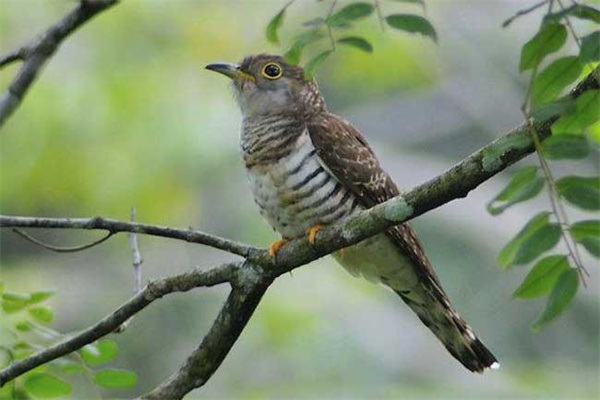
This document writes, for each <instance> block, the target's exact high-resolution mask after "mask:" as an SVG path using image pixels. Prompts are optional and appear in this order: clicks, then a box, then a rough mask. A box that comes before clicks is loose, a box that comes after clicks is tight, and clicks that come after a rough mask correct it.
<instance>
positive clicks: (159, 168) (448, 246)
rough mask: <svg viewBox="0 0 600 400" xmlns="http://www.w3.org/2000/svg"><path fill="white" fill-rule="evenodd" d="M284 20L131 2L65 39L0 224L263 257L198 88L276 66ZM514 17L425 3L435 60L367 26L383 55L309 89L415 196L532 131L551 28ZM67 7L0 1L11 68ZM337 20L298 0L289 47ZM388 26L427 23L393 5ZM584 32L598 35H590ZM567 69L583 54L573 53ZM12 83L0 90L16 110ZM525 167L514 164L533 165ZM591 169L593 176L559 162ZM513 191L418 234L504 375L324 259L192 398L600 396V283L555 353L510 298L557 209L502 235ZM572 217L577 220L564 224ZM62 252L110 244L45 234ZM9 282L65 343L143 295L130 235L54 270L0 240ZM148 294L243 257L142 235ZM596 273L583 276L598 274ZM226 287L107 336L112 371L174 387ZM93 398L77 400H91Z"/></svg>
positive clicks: (232, 145)
mask: <svg viewBox="0 0 600 400" xmlns="http://www.w3.org/2000/svg"><path fill="white" fill-rule="evenodd" d="M283 4H285V2H284V1H216V0H213V1H193V0H186V1H179V0H163V1H158V0H148V1H141V0H137V1H136V0H128V1H123V2H122V3H121V4H119V5H117V6H116V7H114V8H113V9H111V10H109V11H107V12H106V13H103V14H102V15H100V16H99V17H98V18H96V19H94V20H93V21H91V22H90V23H88V24H87V25H85V26H84V27H83V29H81V30H80V31H78V32H77V33H76V34H75V35H74V36H72V37H71V38H69V39H68V40H67V41H66V42H65V43H64V44H63V46H62V47H61V48H60V50H59V52H58V53H57V54H56V56H55V57H54V58H53V59H52V60H51V62H50V63H49V64H48V66H47V67H46V68H45V70H44V71H43V73H42V75H41V76H40V79H39V80H38V82H37V83H36V84H35V85H34V86H33V87H32V89H31V90H30V92H29V93H28V95H27V97H26V99H25V101H24V103H23V104H22V106H21V107H20V108H19V109H18V110H17V112H16V113H15V115H14V116H13V117H12V118H11V119H10V120H9V122H8V123H7V124H6V125H5V126H4V127H3V129H2V132H1V133H0V188H1V193H0V212H1V213H2V214H12V215H43V216H72V217H76V216H78V217H79V216H95V215H102V216H106V217H113V218H119V219H128V218H129V209H130V207H132V206H135V207H137V217H138V220H139V221H142V222H146V223H157V224H164V225H171V226H180V227H188V226H193V227H195V228H199V229H202V230H205V231H208V232H211V233H214V234H218V235H222V236H225V237H228V238H232V239H236V240H240V241H243V242H246V243H249V244H252V245H256V246H262V247H264V246H267V245H268V244H269V243H270V242H271V241H273V240H274V239H276V236H275V234H274V233H273V232H272V231H271V229H270V228H269V227H268V226H267V225H266V223H265V222H264V221H262V219H261V217H260V216H259V214H258V212H257V208H256V207H255V206H254V204H253V202H252V196H251V193H250V190H249V188H248V186H247V185H246V182H245V176H244V170H243V164H242V162H241V159H240V156H239V151H238V140H239V123H240V114H239V111H238V109H237V107H236V104H235V102H234V100H233V97H232V96H231V91H230V88H229V87H228V82H226V80H225V79H224V78H222V77H220V76H216V75H215V74H212V73H210V72H208V71H205V70H203V66H204V65H205V64H206V63H209V62H213V61H232V62H235V61H239V60H240V59H242V58H243V56H245V55H247V54H253V53H258V52H278V51H281V50H282V49H281V48H277V47H274V46H273V45H270V44H268V43H267V42H266V40H265V37H264V28H265V26H266V24H267V23H268V21H269V20H270V18H271V17H272V16H273V15H274V14H276V13H277V12H278V11H279V10H280V8H281V7H282V5H283ZM530 4H532V2H522V1H449V0H448V1H430V2H428V8H427V16H428V18H429V20H430V21H431V22H432V23H433V24H434V26H435V27H436V29H437V31H438V35H439V37H440V40H439V45H438V46H435V45H434V44H433V43H432V42H431V41H429V40H426V39H424V38H421V37H418V36H410V35H407V34H401V33H398V32H392V31H390V30H389V29H388V30H386V31H385V32H381V31H380V29H379V26H378V23H377V21H376V20H375V19H374V18H372V19H371V20H369V21H365V22H362V23H361V24H360V28H359V29H360V30H361V32H362V33H363V34H364V35H365V36H366V37H367V38H368V39H369V40H370V41H371V42H372V43H373V44H374V47H375V52H374V53H373V54H372V55H367V54H363V53H360V52H358V51H356V50H353V49H343V48H341V49H339V51H338V52H336V54H335V55H334V56H333V57H331V58H330V59H329V60H328V61H327V62H326V63H325V64H324V66H323V68H322V69H321V70H320V71H319V72H318V74H317V79H318V81H319V84H320V86H321V89H322V92H323V94H324V96H325V97H326V99H327V101H328V106H329V108H330V110H332V111H333V112H335V113H337V114H340V115H343V116H344V117H345V118H347V119H349V120H350V121H351V122H353V123H354V124H355V125H356V126H358V127H359V128H360V129H361V130H362V131H363V132H364V133H365V135H366V136H367V137H368V139H369V140H370V142H371V143H372V146H373V147H374V148H375V150H376V152H377V153H378V154H379V155H380V158H381V160H382V163H383V165H384V166H385V168H386V169H387V170H388V171H389V172H390V174H391V175H392V176H394V178H395V179H396V180H397V182H398V183H399V184H400V186H403V187H407V188H409V187H412V186H413V185H415V184H418V183H421V182H423V181H425V180H427V179H429V178H431V177H433V176H435V175H437V174H439V173H441V172H442V171H444V170H445V169H446V168H448V167H450V166H451V165H452V164H454V163H455V162H457V161H459V160H460V159H461V158H463V157H464V156H466V155H468V154H469V153H471V152H473V151H474V150H476V149H478V148H479V147H480V146H482V145H484V144H486V143H487V142H489V141H491V140H492V139H493V138H495V137H497V136H499V135H500V134H501V133H502V132H505V131H507V130H508V129H510V128H512V127H513V126H515V125H517V124H518V123H520V121H521V119H522V117H521V114H520V110H519V107H520V103H521V99H522V97H523V96H524V89H525V85H526V77H524V76H519V75H518V73H517V69H518V68H517V65H518V59H519V52H520V47H521V45H522V44H523V43H524V41H525V40H527V38H529V37H530V36H531V35H532V34H533V33H534V32H535V30H536V29H537V25H538V24H539V18H540V15H539V14H532V15H529V16H526V17H523V18H522V19H519V20H518V21H517V22H515V23H514V24H513V26H511V28H510V29H502V28H501V26H500V25H501V22H502V21H503V20H504V19H506V18H508V17H509V16H511V15H512V14H514V13H515V12H516V11H517V10H518V9H519V8H521V7H524V6H527V5H530ZM73 6H74V2H73V1H58V0H56V1H50V0H45V1H44V0H0V49H1V50H2V52H6V51H8V50H9V49H13V48H15V47H17V46H18V45H20V44H22V43H24V42H25V41H27V40H28V39H30V38H31V37H32V36H33V35H35V34H37V33H38V32H41V30H42V29H43V28H45V27H46V26H48V25H49V24H51V23H53V22H54V21H56V20H57V19H58V18H60V17H61V16H62V15H64V14H65V13H66V12H67V11H68V10H70V9H71V8H72V7H73ZM328 7H329V5H328V4H327V2H315V1H308V0H306V1H301V0H299V1H297V3H296V4H295V5H293V6H292V7H291V8H290V9H289V10H288V16H287V18H286V21H285V24H284V26H283V29H282V31H281V34H282V37H283V42H284V44H289V42H290V40H291V38H292V37H293V34H294V33H295V32H296V29H297V27H298V26H299V25H300V23H301V22H303V21H305V20H308V19H312V18H314V17H316V16H322V15H324V14H326V12H327V9H328ZM382 7H383V9H384V12H385V13H392V12H396V11H402V10H406V11H414V12H419V11H420V10H419V9H418V7H417V8H415V6H414V5H410V4H400V3H397V2H392V1H390V2H385V1H382ZM576 28H577V29H581V30H582V33H583V32H585V30H586V26H585V25H582V26H579V25H578V26H577V27H576ZM570 51H573V47H571V48H570ZM17 69H18V65H17V64H15V65H12V66H10V67H8V68H5V69H3V70H2V71H1V72H0V87H1V88H2V89H3V90H4V88H6V86H7V84H8V82H9V81H10V80H11V79H12V77H13V76H14V74H15V73H16V71H17ZM533 162H534V160H533V159H528V160H525V161H524V162H522V164H523V163H524V164H528V163H533ZM553 166H554V167H555V168H556V170H557V171H558V172H559V174H560V172H561V171H564V170H568V169H569V168H571V169H572V168H577V169H578V171H584V173H585V171H587V172H594V171H595V172H596V173H597V171H598V158H597V156H596V157H592V158H591V159H590V158H588V159H586V160H584V161H580V162H577V163H573V162H570V163H569V164H568V165H563V164H561V163H560V162H556V163H554V164H553ZM506 180H507V175H502V176H499V177H497V178H495V179H493V180H492V181H490V182H487V183H486V184H484V185H483V186H482V187H481V188H479V189H477V191H475V192H474V193H472V194H471V195H470V196H469V197H468V198H467V199H464V200H460V201H455V202H453V203H450V204H448V205H446V206H444V207H442V208H441V209H438V210H434V211H432V212H430V213H428V214H426V215H424V216H422V217H420V218H418V220H416V221H414V222H413V226H414V227H415V229H416V230H417V232H418V234H419V235H420V237H421V240H422V242H423V244H424V247H425V249H426V250H427V252H428V253H429V256H430V258H431V260H432V262H433V264H434V266H435V267H436V268H437V271H438V273H439V275H440V278H441V280H442V282H443V283H444V285H445V288H446V291H447V292H448V293H449V295H450V297H451V298H452V299H453V302H454V304H455V305H456V308H457V309H458V310H459V311H460V312H461V314H462V315H463V316H464V317H465V319H467V320H468V321H469V322H470V324H471V325H472V326H473V327H474V329H475V331H476V332H477V333H478V334H479V336H480V337H481V338H482V340H483V341H484V342H485V343H486V344H487V345H488V347H490V349H492V350H493V352H494V353H495V354H496V355H497V357H498V358H499V360H500V361H501V363H502V368H501V369H500V370H499V371H496V372H492V373H488V374H485V375H483V376H479V375H474V374H471V373H469V372H468V371H466V370H465V369H463V367H462V366H460V364H458V363H457V362H456V361H454V360H453V359H452V357H451V356H450V355H449V354H447V353H446V351H445V350H444V349H443V348H442V346H441V345H440V344H439V343H438V342H437V341H436V339H435V338H434V336H433V335H432V334H430V333H429V332H428V330H427V329H426V328H425V327H424V326H422V325H421V323H420V322H419V321H418V320H417V318H415V316H414V315H413V314H412V313H411V312H410V311H409V310H408V308H407V307H405V306H404V304H402V302H401V301H400V300H399V299H398V298H397V297H396V296H395V295H394V294H393V293H391V292H389V291H387V290H384V289H383V288H381V287H377V286H374V285H372V284H370V283H368V282H366V281H361V280H356V279H354V278H352V277H351V276H350V275H348V274H347V273H346V272H345V271H343V270H342V269H341V268H339V267H338V266H337V265H335V263H334V262H333V261H332V260H330V259H328V258H327V259H323V260H320V261H318V262H315V263H313V264H311V265H309V266H306V267H303V268H300V269H299V270H297V271H295V272H294V273H293V275H292V274H290V275H286V276H283V277H282V278H281V279H279V280H277V282H276V283H275V284H274V285H273V286H272V288H271V289H270V290H269V292H268V293H267V295H266V296H265V298H264V300H263V302H262V303H261V305H260V306H259V308H258V311H257V312H256V314H255V316H254V318H253V319H252V320H251V322H250V323H249V325H248V327H247V328H246V330H245V332H244V333H243V334H242V336H241V337H240V339H239V341H238V343H237V344H236V345H235V347H234V348H233V350H232V351H231V353H230V355H229V357H228V358H227V359H226V360H225V362H224V363H223V365H222V366H221V368H220V369H219V370H218V372H217V373H216V374H215V375H214V377H213V378H212V379H211V380H210V381H209V382H208V384H207V385H206V386H205V387H204V388H202V389H199V390H197V391H195V392H192V393H191V394H190V395H189V396H188V398H200V397H204V398H459V399H463V398H523V399H529V398H543V399H548V398H565V399H574V398H598V397H599V395H600V393H599V388H598V373H599V367H598V365H599V351H600V348H599V342H598V338H599V301H598V289H599V285H598V279H597V278H598V273H597V269H596V268H591V273H592V276H591V278H590V279H589V285H588V288H587V289H585V290H582V291H580V293H579V294H578V297H577V299H576V301H575V304H574V305H573V307H572V308H571V309H570V310H569V311H568V312H567V313H566V314H565V315H564V316H562V317H561V318H560V319H559V320H557V321H556V322H554V323H552V324H551V325H549V326H548V327H547V328H546V329H545V330H544V331H542V332H541V333H533V332H532V331H531V330H530V328H529V325H530V323H531V321H532V320H533V319H534V318H535V316H536V315H537V313H538V310H539V309H541V307H542V305H543V301H523V300H520V301H519V300H513V299H512V298H511V293H512V291H513V290H514V289H515V288H516V287H517V286H518V284H519V283H520V281H521V280H522V279H523V277H524V276H525V274H526V272H527V269H525V268H523V269H514V270H511V271H508V272H503V271H501V270H499V269H498V268H497V266H496V263H495V257H496V254H497V252H498V250H499V249H500V248H501V247H502V246H503V245H504V244H505V243H506V242H507V241H508V240H509V239H510V237H511V235H513V234H514V233H515V232H516V231H517V230H518V229H519V228H520V227H521V226H522V225H523V224H524V223H525V221H526V220H527V219H528V218H529V217H530V216H531V215H533V214H534V212H535V211H537V210H540V209H542V208H547V207H548V205H547V203H546V199H545V197H544V196H540V198H539V199H538V200H537V201H535V202H531V203H526V204H524V205H520V206H518V207H514V208H512V209H510V210H508V211H507V212H505V213H504V214H502V216H500V217H492V216H490V215H488V214H487V213H486V211H485V204H486V202H487V201H489V200H490V199H491V198H492V197H493V196H494V195H495V194H496V193H497V192H499V190H501V188H502V186H503V185H504V184H505V183H506ZM572 215H573V216H574V219H575V218H576V217H578V213H577V212H576V211H574V210H572ZM33 233H35V235H36V236H37V237H39V238H41V239H43V240H45V241H47V242H50V243H53V244H57V245H75V244H82V243H86V242H87V241H90V240H92V239H93V238H97V237H99V236H100V235H101V233H99V232H96V233H90V232H56V231H54V232H49V231H35V232H33ZM0 239H1V246H2V247H1V258H0V262H1V264H0V265H1V268H2V269H1V279H2V281H4V282H5V284H6V285H7V287H8V288H9V289H10V290H12V291H35V290H42V289H52V290H56V291H57V293H58V294H57V295H56V296H55V297H54V298H53V300H52V301H51V305H52V306H53V307H54V308H55V311H56V313H57V319H56V321H55V323H54V324H53V327H54V328H56V329H58V330H60V331H62V332H69V331H74V330H78V329H81V328H83V327H85V326H87V325H88V324H91V323H93V322H95V321H97V320H98V319H100V318H101V317H103V316H104V315H105V314H107V313H109V312H110V311H112V310H113V309H114V308H115V307H117V306H118V305H119V304H121V303H122V302H124V301H125V300H127V298H128V297H129V296H130V294H131V290H132V277H131V275H132V273H131V260H130V257H131V255H130V251H129V247H128V244H127V237H126V236H125V235H119V236H117V237H115V238H112V239H111V240H110V241H109V242H107V243H106V244H103V245H102V246H99V247H96V248H94V249H91V250H88V251H86V252H82V253H75V254H54V253H50V252H47V251H44V250H41V249H40V248H38V247H35V246H33V245H31V244H30V243H27V242H24V241H23V240H22V239H20V238H18V237H17V236H16V235H14V234H12V233H11V232H8V231H5V230H3V231H2V232H0ZM139 240H140V248H141V251H142V255H143V257H144V259H145V263H144V265H143V269H144V279H151V278H156V277H161V276H167V275H171V274H175V273H178V272H182V271H185V270H186V269H189V268H190V267H191V266H196V265H199V266H207V267H208V266H212V265H215V264H217V263H220V262H223V261H226V260H231V259H233V258H234V257H233V256H232V255H229V254H225V253H222V252H219V251H216V250H212V249H209V248H205V247H202V246H199V245H191V244H186V243H182V242H178V241H170V240H163V239H158V238H152V237H140V238H139ZM586 260H587V261H588V265H591V263H592V261H591V259H586ZM226 294H227V288H226V287H216V288H212V289H201V290H196V291H193V292H191V293H186V294H177V295H172V296H169V297H167V298H165V299H163V300H161V301H159V302H157V303H155V304H153V305H152V306H151V307H150V308H148V309H147V310H145V311H143V312H142V313H140V314H139V315H138V316H137V317H136V318H135V320H134V321H133V323H132V325H131V326H130V327H129V329H128V330H127V331H126V332H125V333H123V334H121V335H113V339H114V340H116V341H117V343H118V345H119V348H120V354H119V356H118V358H117V360H116V361H115V362H114V365H116V366H123V367H127V368H130V369H133V370H135V371H136V372H137V373H138V375H139V377H140V380H139V383H138V385H137V386H136V387H135V389H133V390H130V391H120V392H110V393H109V394H107V396H108V395H110V396H113V397H114V395H115V394H117V395H118V396H123V397H130V396H133V395H136V394H141V393H144V392H146V391H148V390H149V389H151V388H153V387H154V386H156V385H157V384H158V383H159V382H161V381H162V380H163V379H165V378H166V377H168V376H169V375H170V374H171V373H172V372H173V371H174V370H175V369H176V368H177V366H178V365H179V363H181V362H182V361H183V360H184V359H185V357H186V355H187V354H188V353H189V352H190V351H191V350H192V349H193V348H195V346H196V345H197V344H198V343H199V341H200V340H201V338H202V337H203V335H204V334H205V332H206V331H207V329H208V327H209V326H210V324H211V322H212V320H213V318H214V317H215V315H216V312H217V311H218V309H219V306H220V305H221V304H222V302H223V301H224V299H225V296H226ZM90 390H91V389H90V387H89V386H87V385H86V383H85V382H84V381H82V382H80V384H79V385H78V386H77V390H76V391H74V392H73V395H72V397H73V398H88V397H90V396H91V394H90Z"/></svg>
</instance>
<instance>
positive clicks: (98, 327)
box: [0, 262, 243, 387]
mask: <svg viewBox="0 0 600 400" xmlns="http://www.w3.org/2000/svg"><path fill="white" fill-rule="evenodd" d="M242 266H243V263H241V262H238V263H229V264H223V265H221V266H218V267H215V268H211V269H204V270H203V269H200V268H196V269H194V270H192V271H190V272H187V273H185V274H181V275H175V276H172V277H169V278H163V279H159V280H156V281H154V282H150V283H148V285H147V286H146V287H145V288H144V290H142V291H141V292H139V293H138V294H137V295H135V296H134V297H132V298H131V299H130V300H129V301H127V302H126V303H125V304H123V305H122V306H121V307H119V308H118V309H117V310H115V311H114V312H112V313H111V314H109V315H107V316H106V317H105V318H103V319H102V320H101V321H99V322H98V323H96V324H95V325H92V326H91V327H89V328H87V329H85V330H83V331H81V332H80V333H78V334H76V335H74V336H72V337H70V338H68V339H65V340H63V341H61V342H59V343H57V344H55V345H53V346H50V347H48V348H47V349H44V350H41V351H39V352H37V353H35V354H33V355H31V356H29V357H27V358H24V359H22V360H19V361H16V362H14V363H12V364H11V365H9V366H8V367H6V368H4V369H2V370H1V371H0V387H1V386H3V385H4V384H5V383H6V382H9V381H11V380H13V379H15V378H16V377H18V376H20V375H22V374H24V373H25V372H27V371H31V370H32V369H33V368H35V367H38V366H40V365H42V364H45V363H47V362H49V361H52V360H54V359H57V358H59V357H62V356H64V355H66V354H69V353H71V352H73V351H76V350H78V349H80V348H82V347H83V346H85V345H87V344H90V343H92V342H94V341H95V340H98V339H100V338H101V337H103V336H106V335H108V334H109V333H111V332H113V331H114V330H115V329H117V328H118V327H119V326H120V325H121V324H122V323H124V322H125V321H127V320H128V319H129V318H130V317H131V316H133V315H134V314H137V313H138V312H140V311H141V310H143V309H144V308H146V306H148V305H149V304H150V303H152V302H153V301H154V300H157V299H159V298H161V297H163V296H165V295H167V294H170V293H174V292H187V291H189V290H192V289H194V288H197V287H206V286H214V285H218V284H220V283H224V282H231V281H234V280H235V274H236V273H237V271H238V270H240V268H241V267H242Z"/></svg>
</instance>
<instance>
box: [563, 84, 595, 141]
mask: <svg viewBox="0 0 600 400" xmlns="http://www.w3.org/2000/svg"><path fill="white" fill-rule="evenodd" d="M598 107H600V90H589V91H587V92H585V93H583V94H582V95H581V96H579V97H578V98H577V100H575V111H574V112H571V113H567V114H564V115H562V116H561V117H560V118H559V119H558V121H556V122H555V123H554V124H553V125H552V134H553V135H560V134H564V133H568V134H574V133H577V134H579V133H580V132H582V131H583V130H584V129H585V128H587V127H588V126H590V125H592V124H593V123H595V122H596V121H598V120H599V119H600V113H598Z"/></svg>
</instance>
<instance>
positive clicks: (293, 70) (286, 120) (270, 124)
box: [206, 54, 499, 372]
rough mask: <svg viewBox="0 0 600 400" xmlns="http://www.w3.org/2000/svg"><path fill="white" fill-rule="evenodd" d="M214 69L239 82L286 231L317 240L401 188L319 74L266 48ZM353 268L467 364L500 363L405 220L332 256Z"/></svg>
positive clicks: (273, 213) (274, 207)
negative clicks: (334, 105)
mask: <svg viewBox="0 0 600 400" xmlns="http://www.w3.org/2000/svg"><path fill="white" fill-rule="evenodd" d="M206 68H207V69H209V70H212V71H215V72H219V73H221V74H223V75H225V76H227V77H229V78H231V80H232V82H233V92H234V95H235V98H236V100H237V102H238V104H239V107H240V109H241V112H242V117H243V118H242V129H241V148H242V155H243V159H244V164H245V166H246V172H247V175H248V180H249V182H250V185H251V189H252V193H253V196H254V200H255V202H256V203H257V205H258V207H259V209H260V213H261V214H262V215H263V217H264V218H265V219H266V220H267V222H268V223H269V224H270V225H271V226H272V227H273V228H274V229H275V230H276V231H277V232H278V233H279V234H280V235H281V237H282V239H281V240H279V241H277V242H275V243H273V244H272V245H271V247H270V249H269V250H270V252H271V255H272V256H276V253H277V251H278V249H279V248H280V247H281V246H282V245H284V244H285V243H286V241H289V240H291V239H294V238H298V237H301V236H304V235H308V239H309V241H310V242H311V243H314V241H315V238H316V233H317V232H318V230H319V229H321V228H322V227H323V226H326V225H329V224H334V223H336V222H339V221H341V220H342V219H344V218H346V217H348V216H350V215H352V214H354V213H357V212H359V211H360V210H364V209H368V208H371V207H373V206H375V205H377V204H379V203H382V202H384V201H386V200H388V199H390V198H392V197H394V196H396V195H398V194H399V193H400V192H399V190H398V187H397V186H396V184H395V183H394V182H393V181H392V179H391V178H390V176H389V175H388V174H387V173H386V172H385V171H384V170H383V169H382V167H381V165H380V163H379V161H378V160H377V158H376V156H375V154H374V153H373V150H371V148H370V147H369V144H368V143H367V141H366V140H365V138H364V136H363V135H362V134H361V133H360V132H359V131H358V130H357V129H356V128H354V127H353V126H352V125H350V123H348V122H347V121H345V120H344V119H342V118H340V117H338V116H337V115H334V114H332V113H330V112H329V111H328V110H327V107H326V105H325V101H324V99H323V97H322V96H321V94H320V93H319V90H318V87H317V84H316V82H315V80H314V79H309V78H307V77H306V76H305V74H304V71H303V69H302V68H301V67H299V66H296V65H290V64H288V63H286V62H285V60H284V59H283V57H281V56H277V55H267V54H259V55H255V56H250V57H246V58H245V59H244V60H243V61H242V62H241V63H240V64H239V65H237V64H229V63H215V64H209V65H208V66H206ZM333 257H334V258H335V259H336V261H337V262H338V263H339V264H341V265H342V266H343V267H344V268H345V269H346V270H348V271H349V272H350V273H351V274H352V275H355V276H363V277H364V278H366V279H368V280H370V281H373V282H377V283H381V284H383V285H386V286H388V287H389V288H390V289H391V290H393V291H394V292H395V293H397V294H398V296H400V297H401V298H402V300H404V302H405V303H406V304H407V305H408V306H409V307H410V308H411V309H412V310H413V311H414V312H415V314H416V315H417V316H418V317H419V319H420V320H421V321H422V322H423V323H424V324H425V325H426V326H427V327H428V328H429V329H430V330H431V331H432V332H433V333H434V334H435V336H437V338H438V339H439V340H440V341H441V342H442V343H443V344H444V346H445V347H446V349H448V351H449V352H450V353H451V354H452V355H453V356H454V357H455V358H456V359H457V360H458V361H460V362H461V363H462V364H463V365H464V366H465V367H466V368H468V369H469V370H471V371H474V372H483V371H484V370H485V369H486V368H492V369H494V368H497V367H498V366H499V364H498V362H497V360H496V358H495V357H494V355H493V354H492V353H491V352H490V351H489V350H488V349H487V348H486V347H485V346H484V345H483V344H482V343H481V341H480V340H479V339H478V338H477V337H476V336H475V334H474V333H473V330H472V329H471V327H470V326H469V325H468V324H467V323H466V322H465V320H464V319H462V318H461V317H460V315H459V314H458V313H457V312H456V311H455V310H454V308H453V307H452V305H451V304H450V300H449V299H448V296H447V295H446V293H445V292H444V290H443V289H442V286H441V283H440V280H439V278H438V276H437V275H436V273H435V271H434V270H433V268H432V266H431V264H430V262H429V260H428V259H427V256H426V255H425V253H424V251H423V248H422V247H421V245H420V243H419V240H418V239H417V237H416V235H415V233H414V231H413V230H412V228H411V227H410V226H409V225H408V224H407V223H404V224H401V225H398V226H395V227H393V228H390V229H388V230H387V231H385V232H384V233H380V234H378V235H375V236H373V237H371V238H369V239H366V240H364V241H362V242H360V243H358V244H356V245H354V246H351V247H349V248H346V249H343V250H341V251H337V252H335V253H333Z"/></svg>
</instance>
